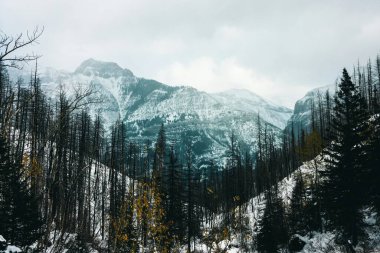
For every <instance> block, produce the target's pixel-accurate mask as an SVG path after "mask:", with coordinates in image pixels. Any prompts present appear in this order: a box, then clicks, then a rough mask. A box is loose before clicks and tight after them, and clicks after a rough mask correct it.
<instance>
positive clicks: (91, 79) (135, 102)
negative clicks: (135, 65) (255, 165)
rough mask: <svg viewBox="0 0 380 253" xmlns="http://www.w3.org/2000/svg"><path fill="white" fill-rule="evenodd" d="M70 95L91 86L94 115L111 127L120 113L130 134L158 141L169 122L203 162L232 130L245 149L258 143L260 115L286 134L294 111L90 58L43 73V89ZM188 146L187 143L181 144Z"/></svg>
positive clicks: (222, 147)
mask: <svg viewBox="0 0 380 253" xmlns="http://www.w3.org/2000/svg"><path fill="white" fill-rule="evenodd" d="M60 85H61V86H62V87H63V88H64V90H65V91H66V92H67V93H68V95H70V94H72V92H73V91H74V90H75V89H86V88H89V87H91V88H92V89H93V90H95V91H96V93H95V94H94V95H93V98H96V99H99V100H101V101H102V103H101V104H95V105H92V106H91V108H90V113H91V114H95V113H100V114H101V115H102V117H103V118H104V120H105V122H106V124H105V125H106V127H110V126H111V125H112V123H113V122H115V121H116V120H117V119H118V118H119V117H120V119H122V120H123V121H124V122H125V123H126V124H127V129H128V130H127V131H128V133H127V134H128V137H129V138H130V139H132V140H136V141H139V142H142V141H144V140H146V139H149V140H155V139H156V135H157V133H158V129H159V127H160V125H161V124H162V123H163V124H164V125H165V129H166V133H167V139H168V140H169V141H171V142H177V143H185V142H189V141H191V142H192V145H193V148H194V152H195V155H196V158H197V162H198V165H201V164H202V163H205V162H206V161H209V160H210V158H218V160H220V158H221V157H223V156H224V153H225V151H226V150H227V148H228V139H229V136H230V135H231V133H232V132H234V134H235V135H236V136H237V139H238V140H239V141H240V145H241V147H242V148H245V147H248V146H249V147H253V146H254V145H255V138H256V120H257V115H258V113H259V114H260V117H261V118H262V122H265V123H267V124H268V126H269V129H271V130H272V131H274V132H275V133H276V134H278V135H280V132H281V129H283V128H284V127H285V126H286V122H287V121H288V119H289V118H290V116H291V115H292V110H290V109H288V108H285V107H282V106H278V105H275V104H273V103H271V102H269V101H267V100H265V99H263V98H261V97H259V96H258V95H256V94H254V93H252V92H250V91H248V90H229V91H225V92H221V93H214V94H210V93H206V92H202V91H198V90H196V89H194V88H191V87H186V86H177V87H173V86H168V85H165V84H163V83H160V82H157V81H154V80H149V79H144V78H138V77H136V76H134V75H133V73H132V72H131V71H130V70H128V69H123V68H121V67H120V66H118V65H117V64H116V63H112V62H101V61H96V60H93V59H89V60H86V61H84V62H83V63H82V64H81V65H80V66H79V67H78V68H77V69H76V71H75V72H73V73H68V72H62V71H56V70H53V69H48V70H47V71H46V72H45V73H43V74H42V75H41V86H42V88H43V90H44V91H45V92H46V93H47V94H48V96H51V97H53V98H54V96H55V94H57V92H56V91H57V90H58V89H59V86H60ZM179 148H183V147H179Z"/></svg>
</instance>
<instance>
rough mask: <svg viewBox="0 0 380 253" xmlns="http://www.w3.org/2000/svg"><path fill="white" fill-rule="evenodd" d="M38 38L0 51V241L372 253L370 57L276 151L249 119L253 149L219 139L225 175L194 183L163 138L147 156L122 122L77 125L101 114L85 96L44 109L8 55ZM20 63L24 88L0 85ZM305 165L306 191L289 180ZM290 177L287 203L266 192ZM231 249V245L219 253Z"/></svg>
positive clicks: (187, 160) (219, 172) (95, 248)
mask: <svg viewBox="0 0 380 253" xmlns="http://www.w3.org/2000/svg"><path fill="white" fill-rule="evenodd" d="M41 34H42V33H41V32H40V31H38V30H36V31H35V33H33V34H32V35H30V36H27V37H25V36H21V35H20V37H15V38H14V37H10V36H3V37H1V38H0V49H1V51H0V235H2V236H3V237H4V238H5V239H6V240H7V241H8V242H9V243H10V244H12V245H16V246H18V247H19V248H21V249H22V250H23V251H25V252H203V251H201V249H200V248H199V247H198V246H199V245H204V247H203V249H206V251H205V252H227V250H228V249H229V248H231V247H235V246H236V247H238V248H239V249H240V251H239V252H256V251H257V252H297V251H298V250H300V249H298V247H299V241H297V240H296V239H295V235H299V236H307V235H310V234H311V233H313V232H314V231H317V232H325V231H332V232H334V233H335V234H336V235H337V236H336V238H335V240H336V243H337V245H339V246H341V247H342V248H341V249H342V250H345V252H362V251H357V249H358V247H359V246H360V247H361V248H362V249H364V250H371V246H370V245H368V244H366V241H367V240H368V238H367V237H368V236H366V233H365V228H366V227H365V226H366V225H365V224H364V222H363V219H364V217H363V215H364V213H363V210H367V209H368V210H371V212H374V213H378V212H379V211H380V185H379V182H380V166H379V164H380V161H379V159H380V155H379V154H380V56H377V57H375V61H374V62H372V61H371V60H368V63H367V64H365V65H364V66H363V65H360V64H358V65H357V66H354V67H353V68H352V73H349V72H348V71H347V70H346V69H343V71H342V73H337V76H340V79H339V80H338V81H337V83H336V91H335V93H334V94H330V93H329V92H328V91H327V92H326V93H319V94H318V96H317V99H315V100H313V101H312V102H311V103H310V125H309V127H307V128H299V127H296V126H292V127H290V128H287V129H286V130H284V131H283V133H282V136H281V140H277V139H276V136H275V135H274V133H272V132H271V130H270V128H269V126H268V125H267V124H266V123H263V122H262V121H261V119H260V115H258V116H257V119H255V121H256V125H257V128H258V134H257V136H256V139H257V146H252V147H251V148H250V149H249V150H242V149H241V148H240V147H239V144H238V142H237V141H236V136H235V134H234V133H232V132H231V134H230V138H229V149H228V150H226V152H227V154H228V159H227V163H226V164H225V165H224V166H218V165H217V163H216V162H215V161H210V166H208V167H207V168H202V169H200V168H197V167H195V165H194V163H193V161H194V155H193V152H192V143H191V142H188V143H186V147H187V148H186V150H185V151H184V152H183V154H181V153H180V151H179V150H177V149H176V145H175V144H174V143H173V141H172V140H168V139H167V138H166V132H165V125H164V124H163V125H162V126H161V129H160V130H159V132H158V133H157V138H156V139H154V140H151V141H149V142H147V143H136V142H133V141H131V140H129V138H128V136H127V135H126V132H127V131H126V128H127V127H128V126H127V124H125V122H123V121H122V120H118V121H117V122H114V124H113V125H112V127H111V129H105V127H104V120H103V119H102V117H101V116H100V115H96V116H95V117H92V116H91V115H90V113H89V108H90V107H91V105H92V104H93V103H101V101H93V100H91V99H89V97H90V95H91V93H92V92H93V91H92V90H82V89H78V90H77V91H76V93H75V94H74V95H70V96H68V95H67V94H66V93H65V90H64V89H60V90H58V91H57V96H56V97H57V99H51V98H49V97H47V96H46V95H45V94H44V92H43V91H42V89H41V85H40V80H39V75H38V58H39V56H36V55H28V54H26V55H22V54H19V52H20V51H19V49H21V48H26V47H27V46H29V45H30V44H33V43H34V42H35V41H37V40H38V38H39V36H41ZM26 62H28V63H29V64H32V65H33V66H34V71H33V72H32V73H31V74H30V78H29V79H28V80H23V79H21V78H19V79H18V80H17V81H13V80H11V78H10V77H9V73H8V71H9V70H10V69H12V68H19V67H21V66H22V64H24V63H26ZM183 141H186V140H183ZM307 161H312V162H313V169H314V171H313V175H312V180H308V179H306V178H305V176H304V175H303V174H302V173H301V172H300V170H298V168H299V167H300V166H302V164H304V163H305V162H307ZM290 177H293V178H294V179H295V186H294V189H293V190H292V197H291V200H290V201H289V203H287V202H284V200H283V199H282V198H281V190H280V189H279V187H278V186H279V184H278V183H279V182H280V181H282V180H284V179H287V178H290ZM252 198H258V199H259V200H260V201H264V202H263V203H265V205H264V209H263V210H262V212H263V215H262V217H261V218H260V219H259V220H258V222H257V224H256V227H255V228H252V227H249V226H250V225H247V224H248V223H247V219H248V213H249V212H253V211H254V210H255V209H257V208H258V207H257V206H254V205H253V203H254V202H252V201H250V200H251V199H252ZM375 223H376V224H377V225H380V218H377V220H376V222H375ZM252 229H253V230H255V233H254V234H252V232H251V231H252ZM231 238H235V240H234V241H235V242H236V243H238V245H234V244H231V243H230V244H228V245H225V246H224V247H222V246H220V244H218V242H222V241H232V240H231ZM236 238H238V239H236ZM0 246H2V245H0ZM301 249H302V248H301ZM0 250H1V248H0ZM364 252H368V251H364Z"/></svg>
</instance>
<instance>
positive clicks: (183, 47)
mask: <svg viewBox="0 0 380 253" xmlns="http://www.w3.org/2000/svg"><path fill="white" fill-rule="evenodd" d="M379 13H380V1H379V0H373V1H370V0H367V1H357V0H355V1H350V0H341V1H334V0H326V1H324V0H319V1H311V0H302V1H293V0H288V1H282V0H278V1H264V0H260V1H254V0H231V1H227V0H226V1H224V0H207V1H206V0H160V1H158V0H151V1H147V0H131V1H130V0H128V1H126V0H120V1H117V0H106V1H105V0H100V1H95V0H80V1H79V0H62V1H58V0H0V30H1V31H2V32H4V33H7V34H17V33H19V32H22V31H26V30H28V29H29V30H33V28H34V27H35V26H36V25H39V26H44V27H45V32H44V34H43V37H42V38H41V39H40V44H39V45H36V46H34V47H32V50H33V51H34V52H36V53H39V54H42V55H43V57H42V59H41V60H40V64H41V65H42V66H43V67H45V66H51V67H54V68H57V69H65V70H68V71H74V70H75V68H76V67H77V66H78V65H79V64H80V63H81V62H82V61H84V60H85V59H87V58H95V59H98V60H104V61H113V62H116V63H118V64H119V65H120V66H121V67H123V68H128V69H130V70H131V71H132V72H133V73H134V74H135V75H136V76H139V77H145V78H153V79H156V80H158V81H161V82H164V83H167V84H171V85H190V86H193V87H196V88H198V89H200V90H204V91H211V92H214V91H221V90H226V89H230V88H246V89H249V90H251V91H253V92H255V93H257V94H259V95H262V96H263V97H265V98H268V99H270V100H272V101H274V102H276V103H278V104H282V105H285V106H288V107H291V108H292V107H293V105H294V103H295V101H296V100H297V99H298V98H300V97H302V96H303V95H304V94H305V92H306V91H308V90H310V89H312V88H315V87H319V86H324V85H327V84H331V83H334V82H335V80H336V78H337V77H338V75H339V74H340V72H341V69H342V68H343V67H347V68H349V69H352V66H353V64H355V63H356V62H357V61H358V60H360V61H363V62H364V61H366V60H367V59H368V58H369V57H375V56H376V54H377V53H379V52H380V15H379Z"/></svg>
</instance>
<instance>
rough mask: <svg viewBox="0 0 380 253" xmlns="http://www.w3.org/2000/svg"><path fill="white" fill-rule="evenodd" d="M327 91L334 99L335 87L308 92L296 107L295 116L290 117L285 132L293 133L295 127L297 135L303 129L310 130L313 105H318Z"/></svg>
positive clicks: (330, 86)
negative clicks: (313, 103) (319, 99)
mask: <svg viewBox="0 0 380 253" xmlns="http://www.w3.org/2000/svg"><path fill="white" fill-rule="evenodd" d="M327 91H328V92H329V94H330V96H331V97H332V96H333V95H334V93H335V85H327V86H323V87H320V88H316V89H313V90H311V91H309V92H307V93H306V95H305V96H304V97H303V98H301V99H299V100H298V101H297V102H296V104H295V106H294V111H293V115H292V116H291V117H290V119H289V121H288V123H287V125H286V128H285V130H286V131H291V129H292V126H293V127H294V132H295V133H296V135H297V133H298V132H299V131H300V130H301V129H309V128H310V127H311V104H312V102H313V101H314V102H315V103H317V102H318V98H319V97H320V96H322V98H324V97H325V96H326V92H327Z"/></svg>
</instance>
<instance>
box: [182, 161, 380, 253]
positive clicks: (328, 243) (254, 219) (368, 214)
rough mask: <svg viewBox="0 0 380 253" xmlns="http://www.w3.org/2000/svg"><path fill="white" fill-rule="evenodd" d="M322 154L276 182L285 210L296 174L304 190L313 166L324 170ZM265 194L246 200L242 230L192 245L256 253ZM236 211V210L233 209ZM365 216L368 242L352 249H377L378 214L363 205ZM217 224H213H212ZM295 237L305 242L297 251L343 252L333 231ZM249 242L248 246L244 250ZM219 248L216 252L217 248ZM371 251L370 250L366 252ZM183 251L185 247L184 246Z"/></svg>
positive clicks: (311, 177) (218, 219)
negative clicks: (244, 240) (301, 180)
mask: <svg viewBox="0 0 380 253" xmlns="http://www.w3.org/2000/svg"><path fill="white" fill-rule="evenodd" d="M324 166H325V165H324V162H323V157H322V156H321V155H319V156H317V157H316V158H314V159H313V160H311V161H308V162H305V163H304V164H303V165H302V166H300V167H299V168H298V169H297V170H295V171H294V172H293V173H292V174H291V175H290V176H289V177H288V178H284V179H283V180H282V181H280V182H279V183H278V192H279V197H280V198H281V199H282V201H283V203H284V205H285V210H287V211H289V208H290V204H291V201H292V193H293V189H294V187H295V185H296V177H297V175H302V178H303V180H304V182H305V185H306V189H307V188H308V185H309V186H310V185H311V184H312V182H313V181H314V180H315V171H316V168H317V169H318V171H320V170H324ZM265 204H266V201H265V197H264V195H263V194H261V195H260V196H256V197H254V198H252V199H251V200H250V201H249V202H248V203H246V205H244V206H245V208H244V209H243V210H241V211H240V212H241V213H243V217H242V218H243V220H245V223H244V227H245V230H241V231H244V232H243V233H241V232H240V231H239V230H238V231H234V232H233V233H232V235H231V236H230V238H226V239H223V240H219V241H215V240H214V242H213V243H212V244H211V246H210V245H206V244H205V243H202V242H200V241H198V244H197V245H196V246H195V248H196V249H197V250H198V252H229V253H237V252H257V251H256V249H255V248H256V246H255V240H256V238H257V235H258V231H259V226H260V220H261V219H262V217H263V214H264V209H265ZM235 212H236V213H238V212H239V211H238V209H236V210H235ZM362 212H363V216H364V220H363V222H364V224H365V225H366V228H365V233H366V236H367V238H368V241H367V242H359V244H358V246H357V247H356V248H355V250H356V252H362V253H364V252H380V227H379V225H378V224H376V219H377V213H376V212H373V211H372V210H371V209H370V208H365V209H363V210H362ZM222 216H223V215H222V214H221V215H219V216H217V217H216V218H215V220H214V221H213V222H210V223H208V224H204V231H203V233H204V234H206V235H207V234H208V233H211V231H212V229H213V228H212V227H210V224H213V226H214V227H215V226H218V225H220V224H221V223H222V219H223V218H222ZM215 224H216V225H215ZM294 236H296V237H298V238H299V239H300V240H301V241H303V242H304V243H305V245H304V246H303V249H302V250H301V251H297V252H300V253H316V252H317V253H325V252H336V253H338V252H346V251H345V248H344V247H343V246H341V245H338V244H337V243H336V242H335V239H336V236H337V235H336V233H334V232H330V231H324V232H322V233H321V232H318V231H314V232H312V233H310V234H308V235H305V236H301V235H293V237H294ZM242 237H245V238H246V245H244V246H242V245H241V238H242ZM247 245H248V249H247ZM218 250H219V251H218ZM367 250H370V251H367ZM183 252H186V249H185V248H184V249H183ZM280 252H289V250H288V249H287V248H286V249H285V248H284V249H283V250H282V251H280Z"/></svg>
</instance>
